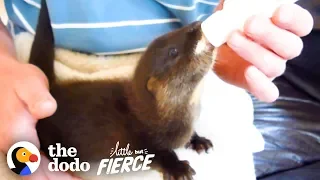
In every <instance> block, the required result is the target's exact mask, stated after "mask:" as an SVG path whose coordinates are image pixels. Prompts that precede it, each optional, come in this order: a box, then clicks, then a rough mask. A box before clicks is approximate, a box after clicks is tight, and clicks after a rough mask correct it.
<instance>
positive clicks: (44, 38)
mask: <svg viewBox="0 0 320 180" xmlns="http://www.w3.org/2000/svg"><path fill="white" fill-rule="evenodd" d="M200 39H202V34H201V31H200V23H199V22H195V23H193V24H191V25H188V26H186V27H184V28H181V29H178V30H176V31H173V32H171V33H168V34H166V35H164V36H161V37H159V38H157V39H156V40H155V41H153V42H152V43H151V44H150V46H149V47H148V49H147V50H146V52H145V53H144V54H143V56H142V57H141V59H140V61H139V62H138V65H137V67H136V71H135V73H134V75H133V80H132V81H126V80H117V79H109V80H100V81H99V80H97V81H73V82H66V83H58V82H56V81H55V75H54V67H53V60H54V38H53V32H52V28H51V25H50V19H49V15H48V10H47V7H46V4H45V1H42V8H41V11H40V17H39V23H38V27H37V30H36V36H35V40H34V43H33V46H32V50H31V55H30V63H31V64H34V65H36V66H38V67H39V68H40V69H41V70H42V71H43V72H44V73H45V74H46V76H47V77H48V80H49V84H50V92H51V94H52V96H53V97H54V98H55V99H56V101H57V104H58V109H57V111H56V112H55V113H54V115H53V116H51V117H48V118H45V119H43V120H40V121H39V122H38V124H37V126H36V128H37V132H38V135H39V139H40V144H41V150H42V151H44V152H45V154H46V155H47V156H48V149H47V147H48V146H49V145H51V144H55V143H61V144H62V146H65V147H76V149H77V150H78V155H77V157H79V158H80V160H81V161H89V162H96V161H100V160H101V159H103V158H107V157H109V155H110V154H109V153H110V149H111V148H113V147H114V146H115V144H116V143H117V142H118V141H119V142H120V144H121V145H125V144H127V143H130V147H131V149H145V148H147V149H148V151H149V153H154V154H156V158H155V160H154V161H153V167H154V168H160V169H161V170H162V171H163V172H165V173H167V174H169V176H168V177H169V178H170V177H173V178H175V179H178V178H181V177H186V178H187V179H191V178H192V173H193V172H192V168H191V167H190V166H189V165H188V164H186V163H184V162H182V161H179V160H178V157H177V155H176V154H175V153H174V151H173V149H175V148H178V147H182V146H184V145H186V144H187V143H188V142H189V141H190V140H191V138H192V137H193V136H192V135H193V134H194V130H193V122H194V120H196V119H197V116H198V114H199V107H198V102H197V101H198V99H199V98H198V92H200V91H198V88H197V87H199V86H200V85H201V81H202V79H203V77H204V76H205V74H206V73H207V72H208V71H209V70H210V69H211V66H212V62H213V57H212V54H213V53H212V51H213V48H212V47H210V46H208V49H205V50H203V52H202V53H200V54H198V55H195V54H194V53H193V52H194V49H195V48H196V44H197V43H198V41H200ZM174 48H175V49H177V50H178V55H177V56H174V57H172V56H171V55H170V52H171V51H172V49H174ZM59 159H60V160H59V161H60V162H61V161H67V162H70V161H72V160H73V159H68V158H64V159H61V158H59Z"/></svg>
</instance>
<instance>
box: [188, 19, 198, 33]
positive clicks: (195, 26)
mask: <svg viewBox="0 0 320 180" xmlns="http://www.w3.org/2000/svg"><path fill="white" fill-rule="evenodd" d="M200 28H201V21H196V22H193V23H191V24H190V26H189V29H188V32H189V33H194V32H197V31H198V30H200Z"/></svg>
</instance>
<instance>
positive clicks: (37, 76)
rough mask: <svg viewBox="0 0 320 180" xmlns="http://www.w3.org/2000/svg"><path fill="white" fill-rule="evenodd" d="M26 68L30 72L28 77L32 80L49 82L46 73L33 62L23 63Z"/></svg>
mask: <svg viewBox="0 0 320 180" xmlns="http://www.w3.org/2000/svg"><path fill="white" fill-rule="evenodd" d="M23 66H24V68H25V70H26V71H27V73H28V74H29V76H28V79H29V80H31V81H39V80H40V81H42V82H44V83H46V84H48V80H47V77H46V76H45V74H44V73H43V72H42V71H41V69H40V68H38V67H37V66H34V65H32V64H23Z"/></svg>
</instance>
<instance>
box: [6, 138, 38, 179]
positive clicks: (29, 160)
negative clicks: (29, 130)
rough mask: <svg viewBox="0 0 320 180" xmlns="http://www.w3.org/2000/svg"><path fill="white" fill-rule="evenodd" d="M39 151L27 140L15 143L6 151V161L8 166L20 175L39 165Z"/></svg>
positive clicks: (32, 170) (28, 172)
mask: <svg viewBox="0 0 320 180" xmlns="http://www.w3.org/2000/svg"><path fill="white" fill-rule="evenodd" d="M40 158H41V157H40V152H39V150H38V149H37V147H36V146H35V145H33V144H31V143H29V142H26V141H21V142H18V143H15V144H14V145H13V146H11V148H10V149H9V151H8V154H7V163H8V166H9V168H10V169H11V170H12V171H13V172H15V173H16V174H18V175H20V176H27V175H30V174H32V173H33V172H35V171H36V170H37V169H38V167H39V165H40Z"/></svg>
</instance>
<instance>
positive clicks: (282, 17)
mask: <svg viewBox="0 0 320 180" xmlns="http://www.w3.org/2000/svg"><path fill="white" fill-rule="evenodd" d="M278 12H279V13H278V21H279V22H280V23H281V24H283V25H287V24H289V23H290V22H291V20H292V18H293V13H294V12H293V10H292V8H287V7H286V8H281V9H280V10H279V11H278Z"/></svg>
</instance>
